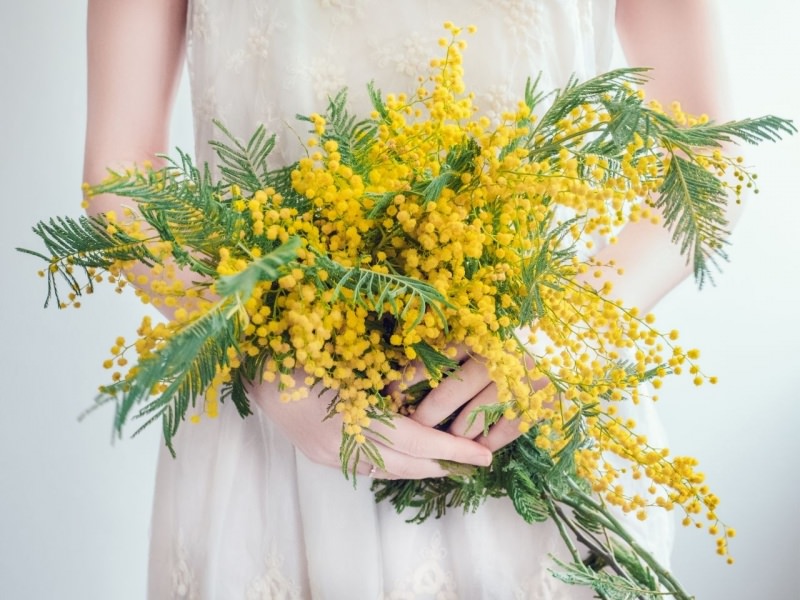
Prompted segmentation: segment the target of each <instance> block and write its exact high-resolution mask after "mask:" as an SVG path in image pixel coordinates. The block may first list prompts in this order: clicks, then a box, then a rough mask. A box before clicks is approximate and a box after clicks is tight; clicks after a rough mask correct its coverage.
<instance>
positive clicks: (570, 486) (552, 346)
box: [25, 25, 794, 598]
mask: <svg viewBox="0 0 800 600" xmlns="http://www.w3.org/2000/svg"><path fill="white" fill-rule="evenodd" d="M447 27H448V30H449V31H450V33H451V37H450V39H449V40H446V43H445V44H444V45H445V48H446V50H445V52H444V56H442V57H441V58H439V59H436V60H434V61H433V62H432V72H431V73H430V75H429V77H428V78H427V79H426V80H424V81H425V83H424V84H422V85H421V86H420V87H419V89H416V90H410V91H408V93H405V94H388V95H383V94H381V93H380V92H379V91H378V90H376V89H374V88H373V87H371V86H370V88H369V91H370V96H371V99H372V103H373V106H374V110H373V112H372V114H370V115H366V116H359V115H352V114H350V113H349V112H348V109H347V98H346V94H345V92H344V91H343V92H342V93H340V94H339V95H337V96H336V97H335V98H332V99H331V101H330V104H329V106H328V108H327V112H326V113H325V114H312V115H309V116H303V117H299V118H300V119H301V120H302V121H303V122H306V123H307V124H308V125H309V129H310V138H309V139H308V140H307V142H306V144H305V149H306V151H307V154H306V156H304V157H302V158H300V159H299V160H298V161H297V162H295V163H294V164H291V165H288V166H284V167H280V168H276V167H273V166H271V163H270V161H269V155H270V151H271V149H272V148H273V145H274V137H271V136H270V135H269V134H268V132H267V131H265V130H264V129H263V128H259V129H257V130H256V131H255V133H254V134H253V136H252V137H251V138H250V139H249V141H247V142H246V143H245V142H242V141H239V140H237V139H236V138H235V137H234V136H233V135H231V134H229V132H228V131H227V130H226V129H225V127H224V124H221V123H218V126H219V129H220V131H221V134H222V136H223V137H224V141H221V142H213V143H212V144H213V147H214V150H215V151H216V153H217V156H218V159H219V164H220V167H219V172H218V173H217V174H214V173H212V172H211V170H210V169H209V168H208V167H202V166H201V167H198V166H195V164H194V163H193V161H192V160H191V159H190V157H189V156H187V155H186V154H184V153H181V152H179V154H178V157H177V159H171V160H169V161H168V163H167V165H166V166H165V167H163V168H158V169H154V168H152V167H151V166H149V165H141V166H138V167H131V168H130V169H128V170H125V171H121V172H120V171H115V172H110V174H109V176H108V178H107V179H106V180H105V181H103V182H101V183H99V184H97V185H92V186H86V202H87V203H91V202H92V197H93V196H95V195H98V194H116V195H118V196H122V197H125V198H128V199H130V203H129V205H128V207H126V208H125V209H124V210H122V211H119V213H113V212H106V213H103V214H99V215H97V216H94V217H82V218H78V219H72V218H56V219H51V220H49V221H47V222H41V223H39V224H38V225H37V226H36V227H35V232H36V233H37V235H38V236H39V237H41V239H42V240H43V242H44V244H45V246H46V248H47V250H46V251H45V252H43V253H39V252H33V251H30V250H26V251H25V252H28V253H30V254H35V255H37V256H39V257H41V258H42V259H43V260H44V261H46V263H47V265H46V267H45V268H44V269H43V271H42V275H43V276H44V277H45V278H46V279H47V281H48V285H49V287H48V300H49V299H51V298H55V301H56V303H57V304H58V306H60V307H66V306H69V305H75V306H78V305H79V304H80V298H81V297H82V296H83V295H85V294H86V293H87V292H88V291H90V290H91V289H92V288H93V286H94V285H95V284H97V283H99V282H103V281H106V280H107V281H109V282H111V283H112V284H113V285H115V286H116V287H117V288H118V289H122V288H124V287H126V286H128V285H131V284H132V285H133V286H134V287H135V288H136V293H137V294H138V295H139V296H140V298H141V299H142V300H143V301H144V302H146V303H151V304H153V305H156V306H160V307H162V308H166V309H171V310H172V311H173V312H172V314H173V317H172V318H171V319H170V320H168V321H166V322H161V323H154V322H153V321H152V320H151V319H150V318H149V317H146V318H145V319H144V320H143V322H142V324H141V327H140V328H139V330H138V339H136V340H134V341H133V342H128V341H126V340H125V339H124V338H117V340H116V342H115V344H114V347H113V348H112V356H111V357H110V358H108V360H107V361H106V366H107V367H108V368H109V370H110V372H111V377H110V379H111V380H110V381H109V382H108V383H107V384H105V385H103V386H102V387H101V388H100V394H99V397H98V403H99V404H105V403H112V404H113V405H114V406H115V409H116V412H115V420H114V427H115V429H116V430H117V431H118V432H122V430H123V427H124V426H125V425H127V424H128V423H129V422H130V421H137V422H138V423H140V427H145V426H147V425H149V424H150V423H153V422H157V421H160V422H161V424H162V426H163V432H164V439H165V441H166V443H167V445H168V446H169V447H170V448H172V445H171V442H172V439H173V437H174V436H175V435H176V434H177V433H178V430H179V428H181V427H187V426H193V425H189V424H186V422H187V421H188V422H190V423H199V422H202V420H203V419H205V418H214V417H215V416H216V415H217V412H218V409H219V403H220V402H230V403H231V404H233V406H235V407H236V409H237V410H238V411H239V413H240V414H241V415H242V417H246V416H247V415H248V414H250V412H251V406H250V402H249V400H248V397H247V393H246V391H247V389H248V385H250V384H251V383H253V382H260V381H275V382H277V385H278V387H279V389H280V394H281V399H282V400H284V401H287V402H294V401H301V402H314V401H320V399H319V398H317V397H316V395H317V392H318V391H319V390H320V389H326V390H333V391H334V392H335V398H334V400H333V401H332V402H331V403H330V405H329V406H328V409H329V416H330V417H331V418H334V417H335V418H337V419H340V421H341V423H342V444H341V463H342V470H343V472H344V474H345V476H353V477H354V479H355V469H356V466H357V465H358V464H359V462H360V461H364V460H366V461H369V462H370V463H372V464H374V465H377V466H379V467H380V466H381V465H382V458H381V455H380V451H379V449H378V447H377V446H376V440H380V442H381V443H386V444H391V440H386V439H385V438H383V437H380V436H378V435H377V434H375V432H374V431H373V429H372V428H373V426H374V424H375V423H378V422H380V423H384V424H388V425H389V426H391V422H392V418H393V415H396V414H398V413H400V414H409V413H412V412H413V411H414V406H415V404H416V403H417V402H419V401H420V400H421V399H422V398H423V397H424V396H425V394H426V393H427V392H429V391H430V390H431V389H432V388H434V387H435V386H437V385H439V384H440V383H441V382H442V381H443V380H444V379H445V378H447V377H457V376H458V367H459V364H458V361H457V360H456V359H455V357H456V352H457V349H460V351H462V352H466V353H467V354H468V355H469V356H471V357H473V358H475V359H477V360H481V361H483V362H484V364H485V366H486V368H487V369H488V371H489V373H490V375H491V377H492V380H493V382H494V384H495V386H496V388H497V392H498V399H499V400H498V403H496V404H493V405H490V406H488V407H484V408H483V409H481V411H480V414H473V415H470V417H471V418H478V417H480V418H481V419H482V421H483V423H484V424H485V425H484V427H486V428H488V427H490V426H491V425H492V424H493V423H496V422H497V421H498V420H500V419H508V420H512V421H514V422H516V423H517V425H518V427H519V429H520V432H521V433H522V435H521V436H520V437H519V438H518V439H517V440H516V441H515V442H513V443H512V444H510V445H508V446H506V447H505V448H503V449H502V450H500V451H498V452H496V453H495V457H494V461H493V463H492V465H491V466H489V467H486V468H478V467H465V466H464V465H455V464H451V465H448V467H449V468H450V470H451V472H452V474H451V476H449V477H445V478H440V479H428V480H420V481H391V480H376V481H374V482H373V488H374V491H375V493H376V496H377V498H378V499H379V500H384V499H385V500H389V501H391V502H392V503H393V504H394V505H395V506H396V507H397V509H398V510H406V509H409V508H410V509H412V510H413V512H412V513H411V516H412V520H424V519H426V518H428V517H430V516H440V515H441V514H443V513H444V512H445V511H446V510H448V509H453V508H456V507H463V508H464V509H465V510H474V509H475V508H477V507H478V506H479V505H480V504H481V502H482V501H483V500H484V499H486V498H487V497H490V496H508V497H509V498H510V501H511V502H513V504H514V506H515V508H516V510H517V511H518V512H519V514H520V515H521V516H522V517H523V518H524V519H525V520H526V521H528V522H533V521H544V520H547V519H552V520H553V521H555V523H556V525H557V526H558V528H559V530H560V531H561V533H562V534H563V537H564V541H565V543H566V544H567V546H568V548H569V551H570V553H571V556H572V558H573V562H572V563H571V564H560V566H559V568H557V569H556V571H555V575H556V576H557V577H559V578H561V579H563V580H564V581H565V582H567V583H571V584H581V585H589V586H592V587H593V588H594V589H595V590H596V592H597V593H598V594H600V595H601V597H604V598H635V597H642V598H651V597H656V595H658V594H663V593H665V592H666V593H669V594H672V595H674V596H675V597H677V598H688V596H687V595H686V593H685V592H684V591H683V590H682V589H681V587H680V585H679V584H678V583H677V582H676V581H675V580H674V578H673V577H672V576H671V575H670V574H669V573H668V572H667V571H666V570H664V569H663V568H662V567H661V566H659V565H658V564H657V563H656V561H655V560H654V559H653V558H652V557H651V556H650V555H649V554H648V553H647V552H646V551H645V550H643V549H642V548H641V547H640V545H639V544H638V543H637V542H636V540H635V539H634V538H633V537H632V536H631V535H630V534H629V533H628V532H627V531H626V529H625V527H624V525H623V524H622V523H621V520H620V518H618V517H617V516H615V515H618V514H619V513H620V511H622V512H625V513H632V514H635V515H636V516H637V517H639V518H645V517H646V515H647V511H648V510H650V509H651V508H655V509H658V508H663V509H667V510H671V509H675V510H679V511H681V512H682V513H683V515H684V517H685V518H684V522H685V523H686V524H698V523H701V522H703V523H705V525H704V526H705V527H708V528H709V529H710V530H711V532H712V533H715V534H716V535H715V537H716V538H717V545H718V551H719V553H720V554H722V555H723V556H728V550H727V544H728V539H729V538H730V537H731V535H732V534H733V531H732V530H731V529H729V528H727V527H725V526H724V525H723V524H721V522H720V521H719V520H718V517H717V512H716V511H717V504H718V499H717V497H716V496H715V495H714V494H713V493H712V492H711V491H710V490H709V489H708V488H707V487H706V486H705V485H704V483H703V476H702V474H701V473H699V472H698V471H697V470H696V461H695V460H694V459H692V458H688V457H672V456H670V454H669V452H668V451H667V450H666V449H662V448H655V447H651V446H650V445H649V444H648V441H647V439H646V438H645V437H644V436H642V435H640V434H638V433H637V430H636V424H635V423H634V422H632V421H631V420H630V419H626V418H623V417H621V416H620V413H619V407H620V405H621V404H622V403H638V402H645V401H650V400H651V395H652V390H654V389H655V388H658V387H659V386H660V384H661V381H662V379H663V378H664V377H667V376H669V375H671V374H677V373H680V372H681V371H688V372H690V373H691V376H692V377H694V378H695V382H696V383H698V384H701V383H703V382H704V381H706V380H712V382H713V377H707V376H705V375H704V374H703V373H702V371H701V370H700V368H699V366H698V365H697V363H696V359H697V351H696V350H689V349H684V348H682V347H681V346H679V345H678V344H677V342H676V339H677V332H675V331H665V330H661V329H656V328H655V327H654V325H653V318H652V316H651V315H646V314H640V313H639V312H638V311H637V310H636V308H635V307H631V306H627V305H626V304H625V302H624V299H622V300H619V299H616V298H614V296H613V290H612V288H611V285H610V284H609V283H608V282H607V281H606V279H605V275H606V274H607V273H609V272H610V270H616V269H617V268H618V267H617V266H616V265H613V264H602V263H600V262H598V261H597V260H595V259H593V258H592V254H593V253H594V248H595V247H596V246H597V245H598V244H601V243H614V235H615V232H617V231H618V230H619V229H620V228H621V227H622V226H624V225H625V224H626V223H629V222H634V221H637V220H641V219H648V220H653V221H658V220H661V221H662V222H663V225H664V226H665V227H667V228H669V230H670V231H671V232H672V234H673V239H674V241H675V243H676V244H678V245H679V246H680V248H681V250H682V252H683V253H684V254H685V255H686V256H687V260H690V261H691V262H692V263H693V265H694V272H695V276H696V278H697V280H698V282H700V283H702V282H703V281H704V280H706V279H707V278H708V276H709V273H710V269H711V267H712V266H713V264H714V262H715V260H716V259H718V258H721V257H724V246H725V235H726V221H725V205H726V202H728V199H729V197H734V198H737V199H738V196H739V194H740V193H741V191H742V189H743V188H744V187H752V185H753V176H752V175H750V174H749V173H748V171H747V170H745V169H744V168H743V167H742V166H741V164H739V162H740V161H738V160H737V159H735V158H731V157H728V156H726V155H725V154H723V153H722V152H721V151H720V146H721V144H723V143H726V142H730V141H744V142H748V143H755V142H760V141H762V140H772V139H777V138H779V137H780V136H781V135H783V134H789V133H791V132H793V131H794V127H793V125H792V124H791V123H790V122H788V121H785V120H783V119H779V118H776V117H771V116H768V117H763V118H759V119H750V120H743V121H737V122H730V123H723V124H716V123H712V122H708V120H707V119H704V118H702V117H697V118H695V117H691V116H689V115H686V114H684V113H682V112H681V111H680V109H679V107H677V106H674V107H673V110H672V111H671V112H670V114H669V115H668V114H667V113H666V112H665V111H664V110H662V109H661V107H659V106H657V105H655V104H654V103H646V102H645V101H644V100H643V97H642V94H641V92H640V91H638V90H637V86H638V85H639V84H641V83H643V82H644V80H645V73H644V72H643V70H641V69H623V70H617V71H612V72H610V73H607V74H604V75H601V76H599V77H596V78H593V79H590V80H588V81H585V82H578V81H574V80H573V81H570V82H569V83H568V84H567V85H566V86H565V87H564V88H563V89H561V90H557V91H554V92H552V93H549V94H546V93H543V92H542V91H541V90H540V89H539V86H538V85H537V82H536V81H529V82H528V83H527V85H526V86H525V87H524V93H523V95H522V96H521V98H520V101H519V102H518V104H517V105H515V106H509V107H508V110H507V112H506V113H505V114H503V115H502V118H501V119H500V120H499V122H498V121H494V122H493V121H491V120H490V119H488V118H487V117H485V116H481V115H480V113H479V112H478V111H477V110H476V108H475V107H474V106H473V96H472V95H471V94H470V93H469V92H468V91H467V90H465V88H464V84H463V77H462V76H463V70H462V62H461V58H462V50H463V48H464V47H465V43H464V41H463V39H462V37H461V31H460V30H459V29H458V28H456V27H454V26H452V25H447ZM143 266H144V267H146V268H143ZM187 273H188V274H189V277H187V276H186V274H187ZM65 287H66V291H65V289H64V288H65ZM298 373H299V374H300V376H298ZM420 374H423V375H424V376H423V377H421V376H420ZM648 382H649V383H648ZM648 390H649V391H648ZM197 426H202V424H200V425H197ZM612 456H613V457H616V458H615V460H609V457H612ZM620 461H622V462H624V463H625V465H626V467H625V469H627V470H628V471H629V473H631V474H632V476H633V477H634V478H636V479H638V478H643V479H646V480H648V481H650V482H651V485H650V487H649V495H648V496H642V495H639V494H632V493H630V492H629V491H627V490H626V489H625V488H624V486H622V485H621V483H620V473H621V472H622V471H623V470H625V469H622V468H620V467H619V466H618V465H619V464H620ZM614 465H617V466H614ZM614 507H616V508H614ZM573 540H577V541H578V542H580V543H581V544H582V545H583V546H584V547H585V548H586V549H588V550H589V555H590V558H589V559H583V558H582V557H581V553H580V552H579V550H578V548H577V547H576V545H575V543H574V542H573Z"/></svg>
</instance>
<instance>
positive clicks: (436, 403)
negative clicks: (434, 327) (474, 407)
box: [411, 358, 492, 427]
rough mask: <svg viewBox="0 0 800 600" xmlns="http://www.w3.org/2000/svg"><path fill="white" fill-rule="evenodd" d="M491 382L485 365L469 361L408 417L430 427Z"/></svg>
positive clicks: (431, 393) (472, 359)
mask: <svg viewBox="0 0 800 600" xmlns="http://www.w3.org/2000/svg"><path fill="white" fill-rule="evenodd" d="M491 382H492V380H491V378H490V377H489V371H488V370H487V369H486V366H485V365H484V364H483V363H481V361H480V360H477V359H475V358H470V359H468V360H467V361H466V362H465V363H464V364H462V365H461V367H460V368H459V369H458V371H456V372H455V373H453V374H452V375H450V376H449V377H446V378H445V379H444V380H443V381H442V382H441V383H440V384H439V385H438V386H437V387H435V388H434V389H432V390H431V391H430V392H428V395H427V396H425V399H424V400H423V401H422V402H420V403H419V404H418V405H417V407H416V410H415V411H414V414H413V415H412V417H411V418H412V419H414V420H415V421H417V422H418V423H421V424H423V425H427V426H429V427H433V426H435V425H437V424H438V423H441V422H442V421H443V420H444V419H446V418H447V417H449V416H450V415H451V414H453V413H454V412H456V411H457V410H459V409H460V408H461V407H462V406H464V404H466V403H468V402H469V401H470V400H471V399H472V398H475V397H476V396H477V395H478V394H480V393H481V391H482V390H483V389H484V388H486V386H488V385H489V384H491Z"/></svg>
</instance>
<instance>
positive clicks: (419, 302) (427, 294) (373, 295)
mask: <svg viewBox="0 0 800 600" xmlns="http://www.w3.org/2000/svg"><path fill="white" fill-rule="evenodd" d="M316 264H317V265H318V266H319V267H320V268H323V269H325V270H326V271H328V273H329V274H330V275H331V278H330V280H331V281H333V282H337V283H336V287H335V288H334V292H335V294H336V295H337V296H338V295H339V294H341V293H342V292H343V290H345V289H348V290H351V291H352V292H353V298H354V302H356V303H357V304H358V305H360V306H363V307H364V308H366V309H367V310H369V311H374V312H376V313H378V314H383V313H384V312H386V307H388V309H389V312H390V313H391V314H392V315H393V316H394V317H397V318H400V319H402V318H403V317H405V316H406V315H407V314H408V311H409V309H410V308H411V307H412V306H415V305H416V308H417V309H418V314H417V317H416V319H415V320H414V322H413V323H411V324H409V326H408V327H409V328H413V327H416V326H417V325H418V324H419V323H420V322H421V321H422V318H423V316H424V315H425V312H426V311H427V310H428V309H429V308H430V309H431V310H432V311H433V312H434V313H435V314H436V315H437V317H438V318H439V320H440V322H441V324H442V326H443V327H445V328H446V327H447V320H446V318H445V316H444V312H443V310H442V309H443V308H444V307H446V306H450V304H449V302H447V299H446V298H445V297H444V296H443V295H442V294H441V292H439V290H437V289H436V288H435V287H433V286H432V285H430V284H428V283H425V282H423V281H420V280H418V279H414V278H412V277H406V276H404V275H396V274H392V273H377V272H375V271H371V270H369V269H362V268H359V267H352V268H347V267H344V266H342V265H340V264H339V263H337V262H335V261H332V260H331V259H329V258H328V257H327V256H322V255H318V256H317V261H316ZM401 298H402V299H404V300H405V305H404V306H403V307H402V309H401V308H400V307H399V305H398V300H399V299H401Z"/></svg>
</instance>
